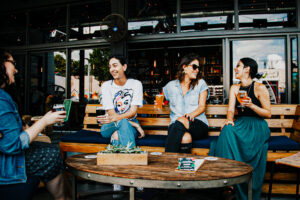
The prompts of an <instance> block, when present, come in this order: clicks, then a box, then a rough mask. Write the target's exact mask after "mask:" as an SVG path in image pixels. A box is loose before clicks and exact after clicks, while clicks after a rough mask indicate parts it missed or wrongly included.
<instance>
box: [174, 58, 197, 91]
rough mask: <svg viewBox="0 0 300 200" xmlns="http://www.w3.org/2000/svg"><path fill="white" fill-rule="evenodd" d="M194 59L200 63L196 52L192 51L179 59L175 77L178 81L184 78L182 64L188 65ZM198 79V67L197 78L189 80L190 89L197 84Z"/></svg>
mask: <svg viewBox="0 0 300 200" xmlns="http://www.w3.org/2000/svg"><path fill="white" fill-rule="evenodd" d="M194 60H198V62H199V63H200V59H199V56H198V55H197V54H194V53H192V54H188V55H186V56H184V57H183V58H182V59H181V61H180V63H179V65H178V70H177V79H178V80H179V82H181V81H183V79H184V70H183V65H189V64H190V63H191V62H193V61H194ZM199 79H201V71H200V69H199V72H198V74H197V78H196V79H192V80H191V84H190V87H191V88H192V89H193V88H194V87H195V86H196V85H197V84H198V80H199Z"/></svg>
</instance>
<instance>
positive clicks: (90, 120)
mask: <svg viewBox="0 0 300 200" xmlns="http://www.w3.org/2000/svg"><path fill="white" fill-rule="evenodd" d="M83 124H91V125H96V124H97V120H96V117H85V118H84V119H83Z"/></svg>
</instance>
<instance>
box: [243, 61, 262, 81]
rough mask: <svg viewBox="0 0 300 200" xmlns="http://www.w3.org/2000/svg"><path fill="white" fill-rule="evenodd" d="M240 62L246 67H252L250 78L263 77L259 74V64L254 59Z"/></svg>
mask: <svg viewBox="0 0 300 200" xmlns="http://www.w3.org/2000/svg"><path fill="white" fill-rule="evenodd" d="M240 61H241V62H242V63H243V64H244V67H250V73H249V75H250V77H251V78H252V79H253V78H258V79H259V78H260V77H261V76H262V75H261V74H258V73H257V69H258V64H257V62H256V61H255V60H254V59H252V58H247V57H246V58H242V59H240Z"/></svg>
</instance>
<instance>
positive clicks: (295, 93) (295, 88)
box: [292, 38, 299, 104]
mask: <svg viewBox="0 0 300 200" xmlns="http://www.w3.org/2000/svg"><path fill="white" fill-rule="evenodd" d="M298 77H299V67H298V48H297V39H296V38H293V39H292V103H296V104H298V103H299V79H298Z"/></svg>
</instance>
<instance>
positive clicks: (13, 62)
mask: <svg viewBox="0 0 300 200" xmlns="http://www.w3.org/2000/svg"><path fill="white" fill-rule="evenodd" d="M6 62H10V63H11V64H13V65H14V66H15V67H16V66H17V63H16V62H15V61H13V60H6Z"/></svg>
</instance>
